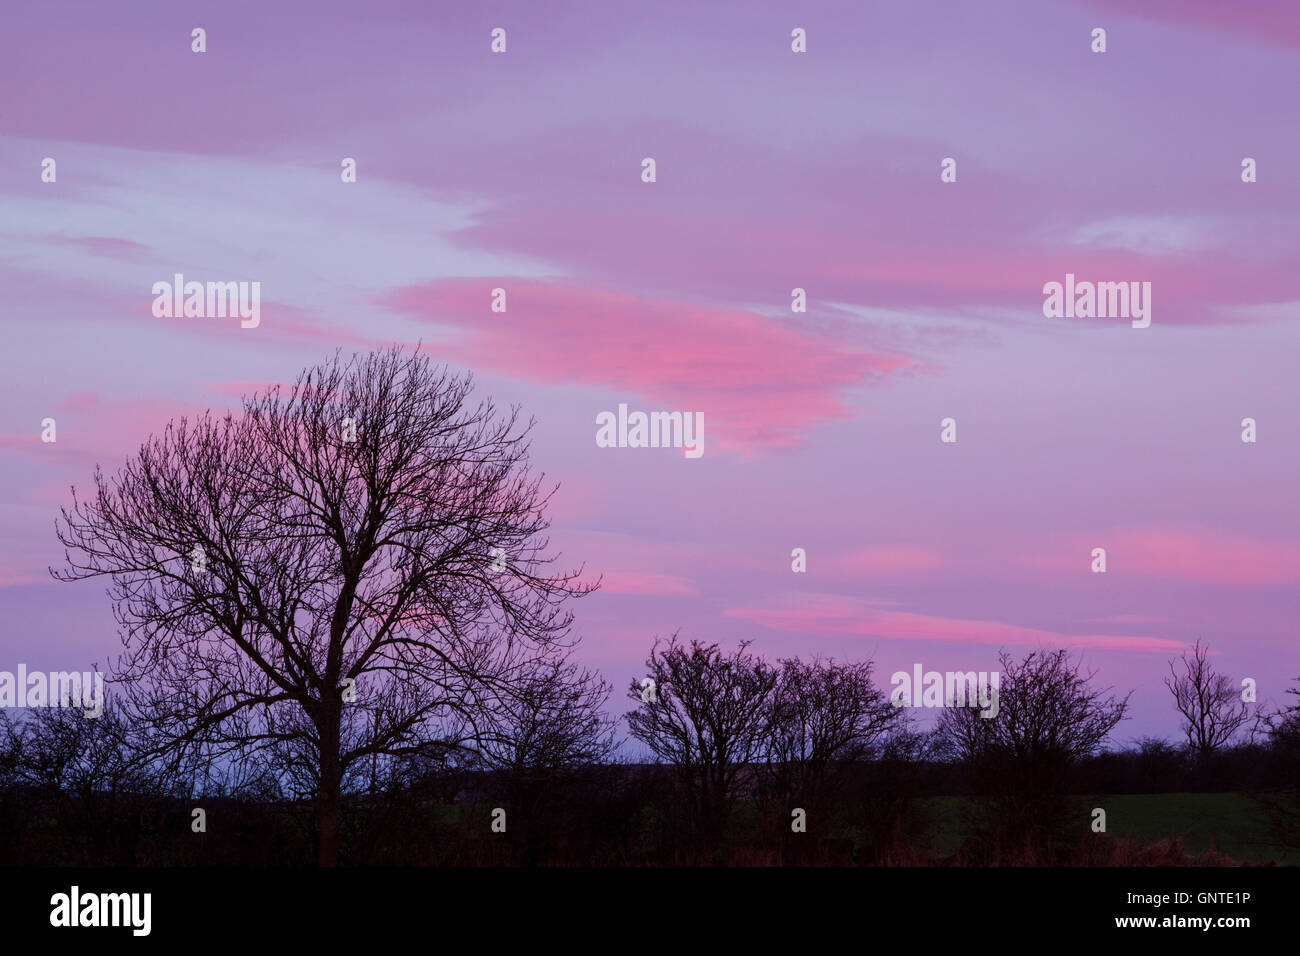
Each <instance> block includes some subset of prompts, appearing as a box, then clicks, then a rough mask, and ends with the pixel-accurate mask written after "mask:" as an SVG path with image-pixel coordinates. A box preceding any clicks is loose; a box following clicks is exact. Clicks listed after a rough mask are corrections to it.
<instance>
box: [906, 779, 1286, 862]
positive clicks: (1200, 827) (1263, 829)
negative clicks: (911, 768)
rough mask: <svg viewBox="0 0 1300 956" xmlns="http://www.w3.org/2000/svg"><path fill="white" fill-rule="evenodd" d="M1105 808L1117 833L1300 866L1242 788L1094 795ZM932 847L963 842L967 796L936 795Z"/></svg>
mask: <svg viewBox="0 0 1300 956" xmlns="http://www.w3.org/2000/svg"><path fill="white" fill-rule="evenodd" d="M1087 800H1088V802H1089V803H1090V804H1091V805H1092V806H1096V807H1102V808H1103V809H1105V811H1106V830H1107V832H1108V833H1110V834H1111V835H1112V836H1114V837H1116V838H1117V839H1120V840H1123V839H1125V838H1128V837H1131V838H1132V839H1133V841H1134V842H1135V843H1138V844H1148V843H1155V842H1157V841H1160V840H1168V839H1170V838H1172V837H1177V838H1178V839H1179V840H1180V842H1181V843H1182V845H1183V846H1184V847H1185V848H1186V849H1187V850H1188V851H1189V852H1191V853H1203V852H1205V851H1207V850H1210V849H1211V848H1213V849H1215V850H1217V851H1218V852H1219V853H1223V854H1226V855H1227V856H1230V857H1232V858H1233V859H1234V860H1238V861H1240V862H1243V863H1262V862H1275V863H1282V864H1286V865H1291V866H1300V851H1297V850H1295V849H1291V850H1288V849H1286V848H1283V847H1277V846H1270V845H1269V844H1270V842H1271V840H1272V833H1271V831H1270V828H1269V824H1268V820H1267V818H1266V817H1265V815H1264V813H1263V811H1262V809H1261V808H1260V807H1259V805H1258V804H1257V803H1255V801H1254V800H1252V799H1251V798H1250V797H1248V796H1245V795H1244V794H1239V793H1142V794H1125V795H1122V796H1112V797H1089V798H1087ZM923 802H924V805H925V807H926V809H927V810H928V811H929V814H930V815H931V819H932V820H933V823H934V826H933V830H932V839H933V841H934V842H933V851H934V852H935V853H936V854H937V855H939V856H940V857H946V856H950V855H952V854H953V853H955V852H956V851H957V848H958V847H959V846H960V845H961V842H962V832H961V827H962V819H963V817H964V816H965V811H966V810H967V809H969V806H970V804H969V802H968V801H967V800H966V798H964V797H931V798H929V799H927V800H925V801H923Z"/></svg>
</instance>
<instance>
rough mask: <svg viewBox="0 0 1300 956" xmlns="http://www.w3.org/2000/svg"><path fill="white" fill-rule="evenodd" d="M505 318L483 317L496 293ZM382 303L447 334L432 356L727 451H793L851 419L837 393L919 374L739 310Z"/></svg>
mask: <svg viewBox="0 0 1300 956" xmlns="http://www.w3.org/2000/svg"><path fill="white" fill-rule="evenodd" d="M497 286H500V287H502V288H504V289H506V293H507V297H508V298H507V305H508V310H507V311H506V312H504V313H494V312H492V311H490V309H489V301H490V293H491V290H492V288H494V287H497ZM381 303H382V304H384V305H386V306H388V307H390V308H392V309H394V310H396V311H398V312H401V313H404V314H407V315H410V316H413V317H415V318H422V319H425V320H428V321H432V322H438V323H444V324H450V325H452V326H455V327H456V328H457V329H458V330H459V331H460V332H461V335H460V336H459V338H457V339H454V340H452V341H449V342H447V343H444V344H443V345H441V346H440V348H441V349H442V350H443V351H444V352H447V353H449V354H450V355H451V356H453V357H454V358H455V359H456V360H459V361H462V362H464V363H465V364H468V365H471V366H474V367H478V368H487V369H492V370H494V371H495V372H498V373H500V374H503V375H509V376H513V377H516V378H522V379H525V380H528V381H531V382H538V383H544V384H575V385H588V386H598V387H601V388H605V389H609V390H611V391H615V392H627V393H632V394H629V395H628V396H627V397H628V398H633V397H634V396H641V397H643V398H644V399H645V400H648V401H650V402H658V403H664V404H665V405H667V406H668V407H671V408H676V409H682V410H687V411H701V412H703V413H704V416H705V421H706V427H708V426H711V427H712V429H713V432H714V434H719V435H721V436H722V439H723V441H724V443H728V444H731V445H733V446H747V447H763V446H789V445H794V444H797V443H799V441H800V440H801V437H802V433H803V432H804V431H805V430H806V429H808V428H810V427H811V426H812V425H814V424H815V423H817V422H820V421H827V420H830V419H835V418H841V417H844V416H845V415H847V414H848V409H847V407H846V406H845V405H844V403H843V402H842V401H841V399H840V398H839V395H838V392H839V391H840V390H841V389H844V388H848V387H850V386H855V385H860V384H862V383H864V382H868V381H873V380H876V379H879V378H882V377H885V376H889V375H891V374H895V373H898V372H903V371H906V370H908V369H911V368H915V367H917V363H915V362H914V361H913V360H912V359H910V358H908V357H905V356H902V355H897V354H891V353H886V352H871V351H866V350H863V349H859V348H856V347H848V346H845V345H844V344H843V343H841V342H834V341H829V340H826V339H823V338H820V337H818V336H815V335H813V334H810V333H809V332H807V331H805V330H804V329H801V328H800V327H799V326H798V325H797V324H795V323H794V322H786V321H781V320H775V319H770V318H765V317H763V316H760V315H758V314H756V313H754V312H749V311H746V310H743V309H736V308H726V307H719V306H706V305H697V304H689V303H683V302H672V301H666V300H660V299H649V298H641V297H636V296H632V295H627V294H624V293H618V292H613V291H606V290H596V289H590V288H581V287H577V286H570V285H564V284H561V283H559V282H548V281H539V280H533V279H506V278H498V279H456V280H448V281H445V282H440V283H436V284H434V285H429V286H414V287H406V288H402V289H397V290H395V291H393V292H391V293H389V294H388V295H386V296H384V297H383V299H382V300H381Z"/></svg>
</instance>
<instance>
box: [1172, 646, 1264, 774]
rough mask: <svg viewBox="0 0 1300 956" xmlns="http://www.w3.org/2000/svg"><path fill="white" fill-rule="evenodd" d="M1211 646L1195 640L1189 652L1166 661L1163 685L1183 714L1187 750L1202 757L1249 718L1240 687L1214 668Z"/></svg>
mask: <svg viewBox="0 0 1300 956" xmlns="http://www.w3.org/2000/svg"><path fill="white" fill-rule="evenodd" d="M1209 654H1210V649H1209V647H1208V646H1206V645H1203V644H1201V642H1200V641H1199V640H1198V641H1197V642H1196V644H1195V646H1193V648H1192V650H1191V652H1190V654H1189V653H1188V652H1184V653H1183V655H1182V657H1181V658H1175V659H1173V660H1171V661H1170V662H1169V676H1168V677H1166V678H1165V686H1166V687H1168V688H1169V692H1170V693H1171V694H1173V697H1174V705H1175V706H1176V707H1177V708H1178V713H1179V714H1181V715H1182V718H1183V720H1182V731H1183V735H1184V736H1185V737H1186V739H1187V748H1188V750H1189V751H1190V752H1191V753H1192V754H1193V755H1194V756H1195V757H1196V758H1197V759H1204V758H1206V757H1208V756H1209V755H1210V754H1213V753H1215V752H1216V751H1218V750H1221V749H1222V748H1224V747H1225V746H1227V745H1228V744H1229V743H1230V742H1231V741H1232V739H1233V737H1235V736H1236V734H1237V732H1238V731H1240V730H1241V729H1242V728H1243V727H1245V726H1246V725H1247V724H1248V723H1249V722H1250V712H1249V710H1248V709H1247V707H1246V704H1245V703H1244V702H1243V701H1242V699H1241V690H1240V689H1239V688H1238V687H1236V686H1235V685H1234V684H1233V682H1232V679H1231V678H1230V677H1228V676H1227V675H1226V674H1220V673H1218V672H1217V671H1215V669H1214V665H1213V664H1211V663H1210V659H1209Z"/></svg>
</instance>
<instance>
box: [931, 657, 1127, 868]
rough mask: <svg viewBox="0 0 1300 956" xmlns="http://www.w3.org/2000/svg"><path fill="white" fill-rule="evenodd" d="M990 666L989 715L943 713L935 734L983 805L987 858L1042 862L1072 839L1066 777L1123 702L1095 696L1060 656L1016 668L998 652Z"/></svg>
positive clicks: (1102, 693)
mask: <svg viewBox="0 0 1300 956" xmlns="http://www.w3.org/2000/svg"><path fill="white" fill-rule="evenodd" d="M998 660H999V663H1000V666H1001V673H1000V678H999V687H998V690H997V702H998V712H997V715H996V716H994V717H990V718H985V717H982V716H980V711H979V710H977V709H975V708H970V707H946V708H944V710H943V711H941V712H940V714H939V719H938V723H937V725H936V729H935V733H936V736H937V738H938V742H939V743H940V745H941V746H942V747H943V749H944V751H945V752H946V753H948V754H951V755H953V756H955V757H956V758H958V759H959V760H961V761H962V762H963V763H964V764H965V765H966V768H967V771H968V778H969V780H970V782H971V784H972V786H973V787H974V788H975V790H976V792H977V793H979V794H980V795H982V796H983V798H984V805H985V808H986V810H987V811H988V814H987V818H986V819H985V821H983V827H984V829H983V831H982V833H981V835H982V836H983V837H985V838H986V839H988V841H989V843H990V845H989V846H987V847H986V848H985V849H986V851H987V852H988V853H990V854H991V855H992V856H994V857H996V858H998V859H999V860H1001V861H1002V862H1006V861H1008V860H1026V861H1028V860H1038V861H1043V860H1044V859H1045V858H1046V859H1051V858H1053V857H1055V856H1056V855H1058V854H1059V853H1060V852H1061V851H1062V849H1063V848H1064V847H1065V845H1066V844H1068V842H1069V841H1070V837H1069V834H1070V833H1071V832H1079V827H1078V826H1075V825H1073V823H1072V821H1074V820H1075V815H1074V808H1073V807H1072V806H1071V800H1070V799H1069V792H1070V782H1071V774H1072V773H1073V771H1074V770H1075V769H1076V768H1077V767H1078V765H1079V763H1080V762H1081V761H1082V760H1083V759H1084V758H1086V757H1089V756H1092V755H1094V754H1096V753H1097V752H1098V751H1099V750H1100V749H1101V747H1102V744H1103V742H1104V741H1105V740H1106V738H1107V736H1108V735H1109V734H1110V732H1111V731H1112V730H1113V729H1114V728H1115V726H1116V725H1117V724H1118V723H1119V722H1120V721H1121V720H1123V719H1124V716H1125V713H1126V711H1127V709H1128V697H1129V695H1125V696H1124V697H1122V698H1117V697H1115V696H1113V695H1111V694H1109V688H1104V689H1098V688H1094V687H1093V686H1092V683H1091V682H1092V679H1093V677H1094V676H1095V674H1092V673H1084V672H1083V671H1082V670H1081V669H1080V665H1079V664H1078V663H1076V662H1073V661H1071V660H1070V658H1069V655H1068V653H1067V652H1066V651H1065V650H1064V649H1058V650H1054V651H1045V650H1039V651H1033V652H1032V653H1030V654H1028V655H1027V656H1026V657H1024V658H1023V659H1022V660H1016V659H1014V658H1013V657H1012V656H1011V655H1010V654H1008V653H1007V652H1005V651H1004V652H1002V653H1001V654H1000V655H999V656H998Z"/></svg>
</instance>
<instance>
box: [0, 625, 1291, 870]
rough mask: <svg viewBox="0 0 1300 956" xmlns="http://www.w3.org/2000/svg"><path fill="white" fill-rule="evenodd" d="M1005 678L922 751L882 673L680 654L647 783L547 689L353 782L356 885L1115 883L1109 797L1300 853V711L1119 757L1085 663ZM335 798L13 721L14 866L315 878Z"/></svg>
mask: <svg viewBox="0 0 1300 956" xmlns="http://www.w3.org/2000/svg"><path fill="white" fill-rule="evenodd" d="M1189 659H1190V660H1192V661H1195V659H1196V658H1195V654H1193V656H1192V657H1191V658H1189ZM1001 668H1002V671H1001V675H1002V677H1001V685H1000V689H999V695H998V698H999V699H998V705H999V707H998V714H997V716H996V717H994V718H991V719H990V718H984V717H981V716H980V715H979V711H978V710H977V709H975V708H969V707H948V708H945V709H944V710H942V711H941V713H940V717H939V720H938V722H937V725H936V726H935V728H934V729H933V730H930V731H928V732H923V731H921V730H919V729H918V728H917V726H916V724H915V723H914V721H913V720H912V718H911V711H910V710H908V709H906V708H900V707H896V706H894V704H893V703H892V702H891V701H890V699H889V697H888V695H887V694H886V693H885V692H884V690H883V689H881V688H880V687H878V686H876V683H875V682H874V680H873V674H872V666H871V664H870V663H869V662H839V661H834V660H823V659H813V660H810V661H807V660H799V659H785V660H778V661H776V662H769V661H768V660H766V659H765V658H763V657H762V656H760V655H758V654H755V653H753V652H752V651H751V650H750V648H749V647H748V646H747V645H741V646H740V647H739V648H736V649H735V650H732V651H725V650H723V649H722V648H720V647H719V646H718V645H716V644H710V643H704V642H700V641H691V642H689V643H684V642H680V641H678V640H677V639H676V638H672V639H670V640H668V641H667V642H663V643H658V642H657V643H656V644H655V646H654V647H653V648H652V650H651V651H650V654H649V656H648V658H647V660H646V665H645V675H646V676H645V677H642V678H639V679H638V680H635V681H633V682H631V684H630V686H629V688H628V692H627V696H628V703H629V705H630V706H629V710H628V711H627V713H626V715H625V726H626V728H627V732H628V734H629V736H630V738H631V741H628V743H629V744H630V746H629V747H624V748H623V750H624V751H627V750H639V751H641V752H644V753H648V754H651V755H653V758H654V761H653V762H644V761H643V762H637V763H632V762H628V761H627V760H626V759H625V758H619V756H618V754H619V752H620V748H619V741H618V740H617V738H616V731H617V729H618V728H617V727H616V725H615V723H614V722H613V721H611V720H610V719H609V718H608V717H606V716H604V713H605V710H606V709H607V705H608V696H609V693H610V691H611V688H610V686H609V685H608V684H607V683H606V682H604V681H603V680H601V679H600V678H599V677H597V676H595V675H592V674H590V673H589V672H586V671H581V670H577V669H575V668H572V667H567V666H557V667H555V668H553V669H551V670H549V671H542V672H536V673H533V674H532V675H531V677H530V679H529V680H528V681H525V682H524V683H523V685H522V686H520V687H518V688H516V690H517V693H516V695H515V696H514V704H513V706H512V707H510V708H500V707H498V708H496V709H494V711H493V714H492V715H491V716H492V719H491V720H487V721H484V722H483V723H482V726H480V727H479V734H480V736H479V738H478V739H474V740H468V741H463V742H461V743H459V744H458V745H456V746H439V747H430V748H427V749H426V750H424V751H422V752H419V753H416V754H404V755H402V756H401V757H400V758H396V759H386V760H381V759H379V758H378V757H377V756H376V758H375V759H374V760H373V761H371V766H370V767H369V768H365V769H366V770H367V772H366V773H361V774H358V775H356V776H354V777H353V778H351V785H350V786H349V788H348V790H347V792H346V794H345V796H344V799H343V802H342V807H341V814H340V824H341V825H340V833H339V844H340V857H341V861H342V862H344V863H346V864H351V865H662V864H687V865H693V864H730V865H771V864H859V865H906V864H925V863H933V862H956V863H963V864H973V865H999V864H1009V863H1040V864H1052V863H1075V864H1079V863H1084V864H1087V863H1098V864H1104V863H1110V862H1115V861H1116V853H1117V852H1119V849H1118V846H1117V844H1116V843H1115V841H1113V840H1111V839H1110V838H1109V837H1107V836H1106V835H1105V834H1098V833H1096V832H1094V831H1093V829H1092V828H1091V827H1090V815H1089V811H1090V809H1091V808H1092V806H1093V804H1094V802H1095V799H1094V800H1086V799H1084V797H1086V796H1087V797H1093V798H1095V797H1096V796H1098V795H1102V794H1118V793H1159V792H1187V791H1238V792H1245V793H1249V794H1252V795H1253V796H1254V797H1255V799H1256V800H1257V801H1258V803H1259V806H1260V807H1261V808H1263V810H1264V811H1265V812H1266V813H1268V814H1269V815H1270V818H1271V819H1272V821H1273V824H1274V828H1275V832H1276V838H1277V840H1278V842H1279V843H1282V844H1287V845H1291V846H1297V845H1300V825H1297V824H1298V823H1300V817H1298V816H1297V813H1296V808H1297V804H1296V797H1297V792H1298V789H1300V788H1298V787H1297V783H1298V782H1300V706H1292V707H1287V708H1283V709H1281V710H1279V711H1277V712H1275V713H1271V714H1263V715H1256V719H1255V721H1254V724H1255V725H1254V726H1253V727H1251V728H1249V730H1250V731H1251V732H1250V733H1247V734H1246V735H1245V736H1244V738H1243V739H1241V740H1237V739H1234V738H1232V737H1227V738H1224V739H1222V740H1220V741H1217V742H1216V745H1215V746H1214V747H1211V748H1205V747H1200V748H1198V747H1196V746H1195V742H1196V740H1197V737H1196V734H1195V733H1192V734H1191V735H1190V736H1189V737H1188V740H1187V741H1186V742H1185V743H1184V744H1183V745H1181V746H1176V745H1174V744H1171V743H1169V742H1168V741H1164V740H1158V739H1144V740H1141V741H1139V742H1138V743H1137V745H1136V746H1135V747H1133V748H1130V749H1127V750H1123V751H1114V750H1106V749H1104V746H1103V745H1104V742H1105V740H1106V738H1107V736H1108V735H1109V734H1110V733H1111V732H1112V731H1113V730H1114V729H1115V727H1116V725H1117V724H1118V723H1119V721H1121V720H1122V719H1123V717H1124V714H1125V710H1126V708H1127V698H1121V697H1118V696H1116V695H1114V694H1112V693H1111V692H1110V690H1109V689H1101V688H1097V687H1096V686H1095V685H1094V682H1093V679H1092V677H1093V675H1090V674H1086V673H1083V672H1081V671H1080V669H1079V667H1078V665H1077V664H1076V663H1075V662H1073V661H1071V659H1070V658H1069V657H1068V655H1067V654H1066V652H1065V651H1061V650H1057V651H1036V652H1033V653H1030V654H1028V655H1026V656H1024V657H1023V658H1019V659H1016V658H1013V657H1011V656H1010V655H1008V654H1003V655H1002V656H1001ZM1189 719H1190V720H1191V721H1193V722H1194V721H1195V717H1193V718H1186V717H1185V718H1184V720H1185V722H1187V721H1188V720H1189ZM1238 729H1239V730H1240V729H1242V728H1241V727H1240V726H1239V728H1238ZM935 796H960V797H964V798H966V799H965V800H964V801H962V803H961V806H962V807H963V808H964V809H963V818H962V820H961V821H960V827H961V830H962V833H963V835H964V841H963V843H962V845H961V847H960V848H959V849H958V851H957V852H956V853H955V854H947V855H946V859H944V860H937V859H936V857H935V855H934V852H933V848H932V846H931V837H932V834H933V832H934V830H935V828H936V825H937V824H938V823H939V821H937V820H936V819H935V818H934V813H935V812H936V811H935V809H934V808H935V802H934V801H927V800H926V799H925V798H927V797H935ZM316 797H317V795H316V794H315V793H313V792H311V789H310V787H307V788H303V787H301V786H299V785H297V784H295V778H294V777H293V775H292V774H288V773H286V772H285V768H284V767H282V766H277V764H276V762H275V761H272V760H269V759H263V760H257V759H250V758H249V756H248V755H247V754H246V753H242V754H241V756H240V759H239V760H238V761H225V762H223V761H221V760H219V759H218V760H213V761H210V762H207V763H203V762H195V761H186V760H179V759H176V757H175V756H174V755H166V756H160V755H159V754H157V753H155V752H153V751H151V750H150V748H149V746H148V736H147V734H146V735H145V736H143V737H142V736H141V728H140V727H138V726H133V725H132V723H131V721H130V720H129V718H128V717H127V716H126V714H125V713H124V711H123V710H122V708H121V707H120V706H118V705H115V704H110V705H109V706H108V707H107V708H106V709H105V713H104V715H103V716H102V717H100V718H98V719H90V718H87V717H84V716H83V715H82V714H81V713H80V712H79V711H77V710H74V709H60V708H50V709H36V710H31V711H27V712H24V713H22V714H21V715H19V716H17V717H13V718H11V717H10V715H9V714H8V713H6V712H3V711H0V863H2V864H4V865H204V866H241V865H253V866H280V865H310V864H311V863H312V862H313V861H315V860H316V859H317V858H318V847H317V828H316V817H315V800H316ZM1161 862H1170V861H1169V860H1168V859H1162V860H1161Z"/></svg>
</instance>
